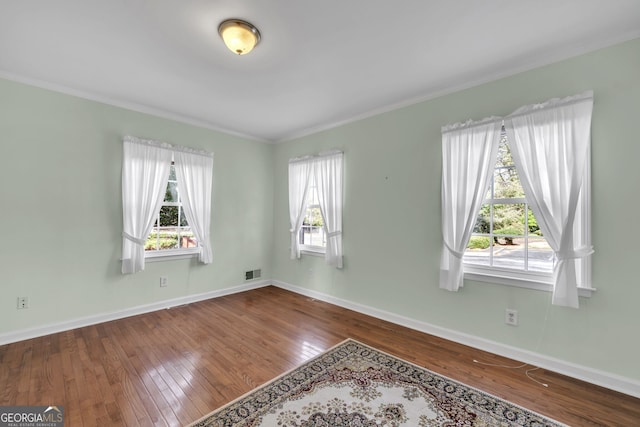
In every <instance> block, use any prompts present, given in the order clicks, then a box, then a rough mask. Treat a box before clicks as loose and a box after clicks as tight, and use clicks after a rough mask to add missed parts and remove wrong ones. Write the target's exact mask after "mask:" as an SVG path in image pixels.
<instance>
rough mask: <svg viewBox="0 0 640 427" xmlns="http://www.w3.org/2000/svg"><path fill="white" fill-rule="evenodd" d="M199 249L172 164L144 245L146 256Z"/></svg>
mask: <svg viewBox="0 0 640 427" xmlns="http://www.w3.org/2000/svg"><path fill="white" fill-rule="evenodd" d="M197 248H198V242H197V240H196V238H195V236H194V234H193V232H192V231H191V227H189V223H188V222H187V218H186V217H185V215H184V210H183V209H182V202H181V201H180V189H179V186H178V181H177V178H176V170H175V167H174V165H173V163H172V164H171V168H170V170H169V181H168V183H167V189H166V190H165V195H164V200H163V202H162V205H161V206H160V210H159V211H158V213H157V214H156V220H155V222H154V225H153V228H152V229H151V233H149V236H147V240H146V242H145V245H144V250H145V256H154V255H159V254H167V255H168V254H175V253H184V252H192V251H193V250H194V249H197Z"/></svg>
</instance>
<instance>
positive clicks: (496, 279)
mask: <svg viewBox="0 0 640 427" xmlns="http://www.w3.org/2000/svg"><path fill="white" fill-rule="evenodd" d="M474 267H477V266H474V265H470V264H465V265H464V280H471V281H475V282H485V283H492V284H498V285H505V286H515V287H517V288H524V289H533V290H536V291H545V292H553V283H552V281H553V275H551V274H544V273H540V274H536V273H535V272H520V271H514V272H509V271H506V270H504V269H503V270H501V269H499V268H493V269H490V268H487V269H486V271H484V270H483V269H482V268H474ZM518 273H519V274H518ZM596 291H597V289H596V288H583V287H578V296H581V297H584V298H591V296H592V295H593V293H594V292H596Z"/></svg>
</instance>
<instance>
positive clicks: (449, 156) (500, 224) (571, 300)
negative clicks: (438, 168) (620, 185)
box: [440, 91, 594, 308]
mask: <svg viewBox="0 0 640 427" xmlns="http://www.w3.org/2000/svg"><path fill="white" fill-rule="evenodd" d="M592 111H593V92H592V91H589V92H585V93H582V94H579V95H575V96H570V97H567V98H563V99H552V100H549V101H547V102H544V103H542V104H534V105H526V106H524V107H521V108H519V109H518V110H516V111H514V112H513V113H512V114H510V115H508V116H506V117H504V118H503V119H502V118H499V117H489V118H486V119H483V120H480V121H476V122H474V121H471V120H469V121H467V122H465V123H455V124H452V125H447V126H444V127H443V128H442V193H441V196H442V237H443V245H442V256H441V259H440V287H441V288H442V289H446V290H449V291H458V290H460V288H462V287H463V285H464V283H463V282H464V278H468V279H473V280H486V281H490V282H492V283H503V284H508V285H515V286H524V287H531V288H535V289H544V290H550V291H553V295H552V303H553V304H556V305H562V306H567V307H573V308H578V307H579V300H578V296H579V295H583V296H589V295H590V293H591V291H592V290H593V289H592V288H591V267H590V265H591V254H592V253H593V252H594V251H593V246H592V244H591V220H590V217H591V213H590V194H591V186H590V163H591V154H590V151H591V148H590V146H591V115H592ZM516 165H517V170H516ZM487 189H488V191H487ZM525 195H526V196H525ZM534 213H535V216H534ZM543 232H544V235H543Z"/></svg>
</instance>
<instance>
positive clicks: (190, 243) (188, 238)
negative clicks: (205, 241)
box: [180, 228, 198, 248]
mask: <svg viewBox="0 0 640 427" xmlns="http://www.w3.org/2000/svg"><path fill="white" fill-rule="evenodd" d="M181 230H182V231H181V233H180V247H181V248H195V247H197V246H198V242H197V240H196V238H195V236H194V235H193V232H192V231H191V229H190V228H182V229H181Z"/></svg>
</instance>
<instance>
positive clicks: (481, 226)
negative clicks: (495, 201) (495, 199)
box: [473, 204, 491, 234]
mask: <svg viewBox="0 0 640 427" xmlns="http://www.w3.org/2000/svg"><path fill="white" fill-rule="evenodd" d="M490 231H491V206H490V205H488V204H484V205H482V207H481V208H480V212H479V213H478V217H477V219H476V225H474V226H473V232H474V233H483V234H489V233H490Z"/></svg>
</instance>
